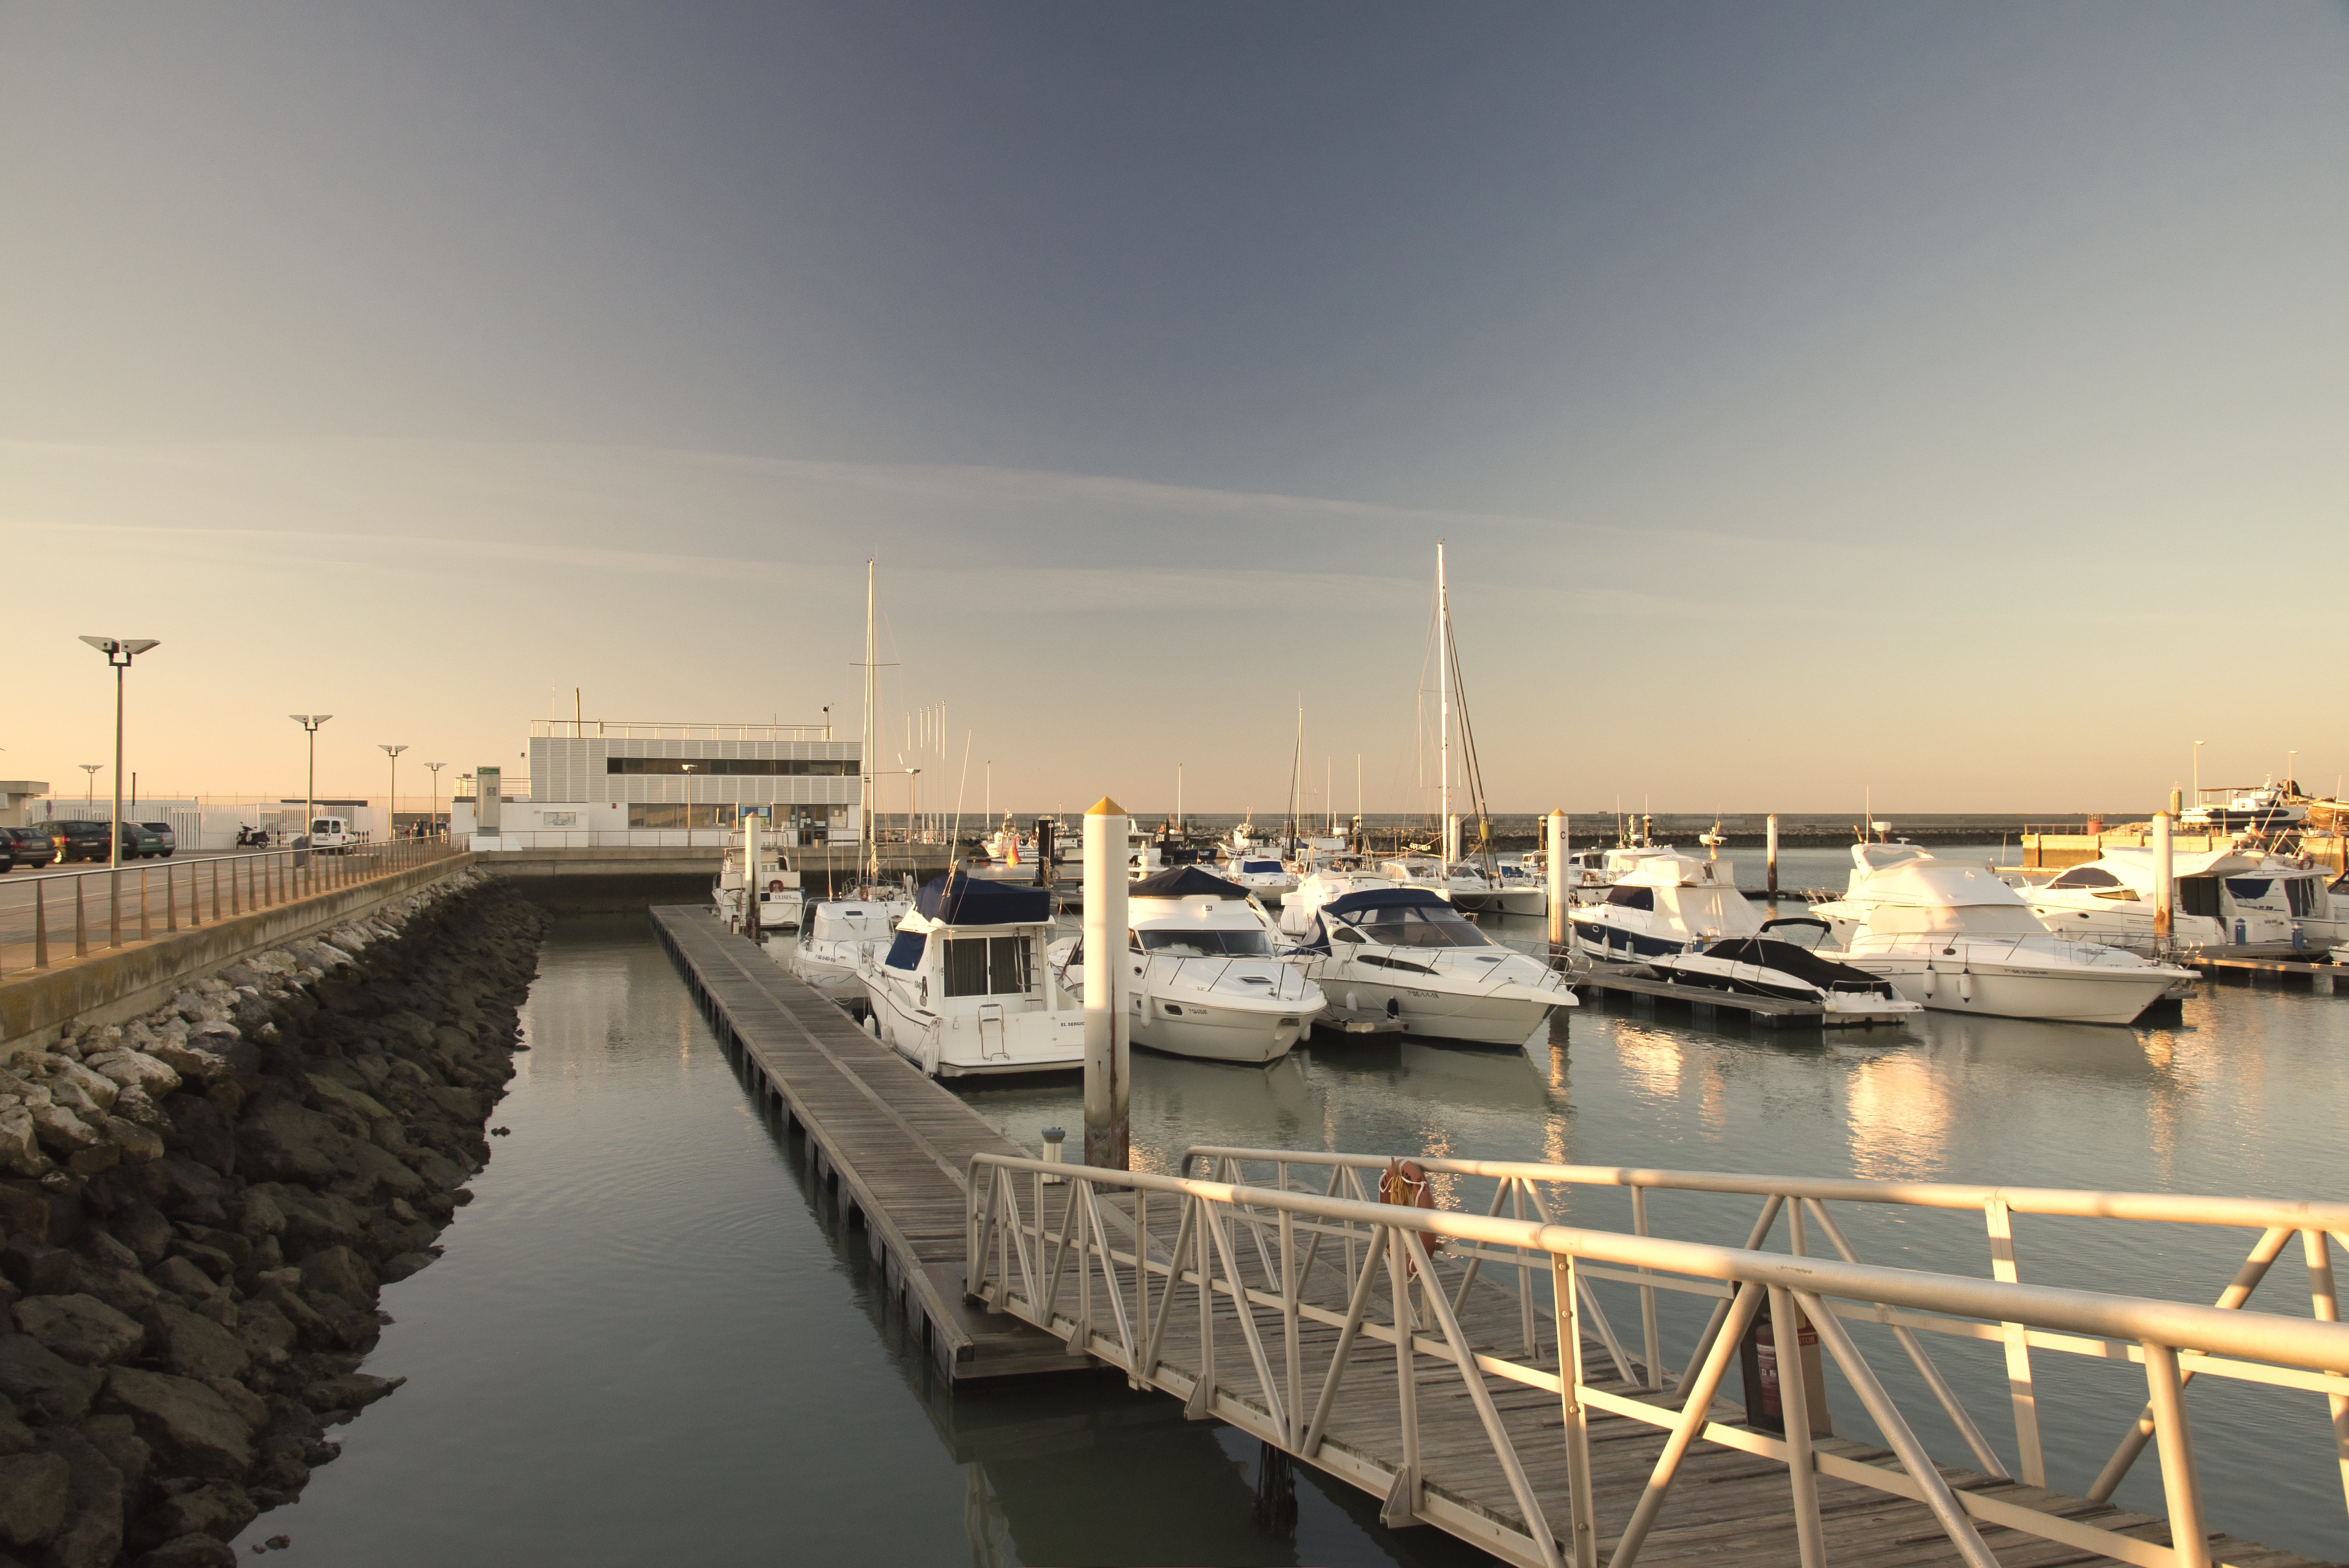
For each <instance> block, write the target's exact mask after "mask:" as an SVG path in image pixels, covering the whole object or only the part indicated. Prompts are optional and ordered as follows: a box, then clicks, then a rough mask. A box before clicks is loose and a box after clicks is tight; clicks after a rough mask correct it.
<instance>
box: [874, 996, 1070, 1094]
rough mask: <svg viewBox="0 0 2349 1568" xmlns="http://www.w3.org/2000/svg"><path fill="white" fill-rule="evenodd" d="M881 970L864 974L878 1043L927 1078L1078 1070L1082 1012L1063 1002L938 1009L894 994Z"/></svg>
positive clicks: (985, 1076) (976, 1076)
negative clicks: (978, 1012)
mask: <svg viewBox="0 0 2349 1568" xmlns="http://www.w3.org/2000/svg"><path fill="white" fill-rule="evenodd" d="M886 973H887V972H886V971H884V972H882V976H879V977H877V976H874V975H867V976H865V978H864V997H865V1002H866V1005H867V1006H870V1007H871V1008H872V1011H873V1018H874V1029H875V1032H876V1033H877V1034H878V1036H879V1037H880V1040H881V1043H882V1044H883V1045H885V1046H887V1047H889V1048H890V1049H891V1050H893V1051H895V1052H896V1053H897V1054H898V1055H899V1056H901V1057H905V1059H906V1060H907V1061H908V1062H911V1063H912V1064H913V1065H914V1066H915V1067H916V1068H920V1069H921V1070H922V1071H923V1072H925V1073H927V1074H929V1075H930V1076H931V1077H932V1078H995V1077H1002V1076H1006V1075H1009V1074H1013V1073H1056V1072H1074V1071H1079V1070H1081V1069H1082V1068H1083V1067H1084V1065H1085V1023H1084V1015H1083V1014H1082V1013H1080V1012H1075V1011H1072V1010H1071V1009H1068V1008H1065V1007H1064V1008H1057V1009H1050V1010H1044V1011H1038V1012H1028V1013H1013V1012H1009V1011H1006V1012H1005V1013H1004V1014H1003V1016H1001V1017H1000V1018H996V1019H988V1018H982V1017H978V1016H965V1015H944V1014H939V1013H935V1012H932V1011H930V1010H929V1009H927V1008H926V1007H923V1006H920V1005H919V1004H918V1002H916V1001H915V1000H914V999H913V998H911V997H909V996H907V995H901V994H900V987H899V986H898V985H895V984H894V983H893V982H892V981H890V980H889V979H887V978H885V975H886Z"/></svg>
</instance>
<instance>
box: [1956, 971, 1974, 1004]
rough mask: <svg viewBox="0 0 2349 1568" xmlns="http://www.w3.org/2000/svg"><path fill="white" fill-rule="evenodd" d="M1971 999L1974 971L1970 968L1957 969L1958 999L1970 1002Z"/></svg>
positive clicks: (1972, 996) (1972, 995)
mask: <svg viewBox="0 0 2349 1568" xmlns="http://www.w3.org/2000/svg"><path fill="white" fill-rule="evenodd" d="M1973 999H1974V972H1973V971H1972V970H1971V969H1961V970H1959V971H1958V1000H1959V1001H1961V1002H1971V1001H1972V1000H1973Z"/></svg>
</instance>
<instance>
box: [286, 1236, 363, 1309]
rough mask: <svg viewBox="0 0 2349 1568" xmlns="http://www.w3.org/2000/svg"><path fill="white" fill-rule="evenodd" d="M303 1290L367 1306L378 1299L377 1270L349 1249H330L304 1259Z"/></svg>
mask: <svg viewBox="0 0 2349 1568" xmlns="http://www.w3.org/2000/svg"><path fill="white" fill-rule="evenodd" d="M302 1288H303V1289H304V1290H305V1291H309V1292H311V1293H312V1294H313V1295H316V1294H317V1293H318V1292H321V1291H323V1292H325V1293H326V1294H327V1295H338V1296H341V1297H342V1298H343V1299H344V1300H346V1301H349V1302H353V1303H356V1304H357V1305H361V1306H365V1305H367V1303H369V1302H371V1301H373V1300H374V1299H375V1291H376V1283H375V1271H374V1270H373V1269H370V1268H369V1267H367V1262H366V1260H364V1259H363V1258H361V1257H360V1256H359V1255H358V1254H357V1253H355V1252H353V1251H351V1249H350V1248H348V1247H328V1248H326V1250H325V1251H323V1252H316V1253H311V1254H310V1255H309V1256H308V1257H306V1258H304V1259H303V1260H302Z"/></svg>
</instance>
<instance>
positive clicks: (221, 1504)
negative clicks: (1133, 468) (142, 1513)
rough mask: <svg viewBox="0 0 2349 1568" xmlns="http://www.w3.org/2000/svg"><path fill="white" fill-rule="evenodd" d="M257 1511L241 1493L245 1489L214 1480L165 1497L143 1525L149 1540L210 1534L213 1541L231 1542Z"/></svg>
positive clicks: (250, 1500)
mask: <svg viewBox="0 0 2349 1568" xmlns="http://www.w3.org/2000/svg"><path fill="white" fill-rule="evenodd" d="M260 1512H261V1510H260V1509H259V1508H257V1507H255V1506H254V1501H253V1499H251V1498H249V1497H247V1496H246V1495H245V1494H244V1488H243V1487H241V1486H239V1485H237V1484H236V1483H235V1482H234V1481H227V1480H216V1481H213V1482H212V1483H211V1484H210V1485H208V1486H200V1487H198V1488H196V1489H195V1490H194V1491H183V1492H181V1493H180V1495H179V1496H177V1497H167V1498H165V1499H164V1500H163V1501H162V1502H160V1504H158V1505H157V1506H156V1508H155V1510H154V1511H153V1512H152V1513H151V1514H150V1516H149V1517H148V1519H147V1520H146V1526H147V1529H148V1530H149V1532H150V1535H149V1539H150V1540H152V1539H153V1538H154V1537H155V1536H157V1535H160V1536H163V1537H165V1538H166V1539H167V1540H177V1539H178V1538H179V1537H181V1536H182V1535H209V1536H211V1537H212V1539H213V1540H214V1541H233V1540H235V1539H236V1537H237V1532H239V1531H241V1530H243V1528H244V1527H245V1526H246V1525H248V1524H251V1523H252V1522H254V1519H255V1518H257V1517H258V1516H259V1515H260Z"/></svg>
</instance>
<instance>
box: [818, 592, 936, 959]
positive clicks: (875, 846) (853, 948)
mask: <svg viewBox="0 0 2349 1568" xmlns="http://www.w3.org/2000/svg"><path fill="white" fill-rule="evenodd" d="M873 612H874V592H873V562H870V561H867V562H865V563H864V724H863V726H862V727H860V728H859V729H858V731H857V741H856V755H857V764H856V766H857V773H858V779H857V792H856V863H857V867H858V870H859V872H860V878H859V880H860V882H861V884H862V885H861V886H859V888H858V889H857V893H856V896H855V897H854V898H849V899H839V898H833V899H825V900H823V902H821V903H817V904H815V905H814V906H813V907H812V909H810V910H809V911H808V912H807V913H806V916H805V918H804V919H803V920H802V921H799V922H796V923H798V924H799V927H800V939H799V941H798V942H796V943H794V944H792V950H791V955H790V960H789V963H790V967H791V971H792V974H794V975H798V976H799V977H800V978H801V979H802V980H803V981H805V982H806V983H807V984H809V985H812V986H814V987H815V988H816V989H817V990H819V991H822V992H823V993H824V994H826V995H831V996H833V998H835V999H841V998H846V999H848V1000H851V1001H854V1000H856V999H858V998H859V997H861V996H862V995H864V979H863V976H864V975H865V974H866V973H867V972H868V971H870V970H871V969H872V968H873V967H874V965H875V964H877V963H878V962H879V960H880V956H881V954H882V953H883V952H884V951H885V950H886V949H887V947H888V946H889V944H890V942H891V941H892V939H893V938H894V936H895V930H896V925H897V923H898V922H899V921H901V920H903V919H905V916H906V915H907V914H908V913H911V912H912V910H913V907H914V903H913V900H912V899H910V898H908V897H906V896H905V892H904V891H903V890H902V889H901V888H891V887H886V886H885V885H883V883H882V881H881V844H880V840H879V836H878V834H877V833H875V831H874V822H873V806H874V794H875V793H876V791H875V789H874V779H873V752H874V745H875V743H876V742H877V740H878V739H879V736H880V721H879V717H878V713H877V704H876V703H875V701H874V698H875V696H877V695H878V693H877V689H876V686H875V680H876V672H877V671H878V670H879V669H880V663H879V661H878V659H877V658H876V657H875V656H874V614H873Z"/></svg>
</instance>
